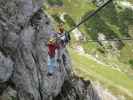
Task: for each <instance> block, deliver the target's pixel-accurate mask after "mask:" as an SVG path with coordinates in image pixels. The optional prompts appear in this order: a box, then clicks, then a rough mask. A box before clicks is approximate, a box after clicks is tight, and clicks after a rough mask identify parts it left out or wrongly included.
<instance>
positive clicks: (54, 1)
mask: <svg viewBox="0 0 133 100" xmlns="http://www.w3.org/2000/svg"><path fill="white" fill-rule="evenodd" d="M48 4H50V5H51V6H52V5H59V6H61V5H63V0H48Z"/></svg>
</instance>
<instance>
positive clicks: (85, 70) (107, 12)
mask: <svg viewBox="0 0 133 100" xmlns="http://www.w3.org/2000/svg"><path fill="white" fill-rule="evenodd" d="M55 1H58V0H55ZM120 1H122V0H120ZM129 1H130V2H132V3H133V1H132V0H129ZM62 2H63V6H58V7H57V6H56V7H55V6H53V7H52V6H48V5H46V6H45V8H46V10H47V12H48V13H49V14H51V16H52V17H53V19H54V20H55V22H57V23H59V22H62V20H61V19H60V16H61V15H62V14H64V13H65V15H64V19H65V22H64V23H65V28H66V30H69V29H70V28H72V27H73V26H75V25H76V24H77V23H78V22H80V21H81V20H82V19H83V18H85V17H86V16H87V15H88V14H89V13H91V12H93V11H95V10H96V5H95V4H94V3H92V2H88V0H62ZM132 26H133V11H132V10H131V9H129V8H123V7H121V6H118V5H116V4H115V3H110V4H108V5H107V6H106V7H105V8H104V9H102V10H101V11H100V12H99V13H97V14H96V16H94V17H92V18H91V19H89V20H88V21H87V22H86V23H85V24H83V25H81V26H80V27H79V30H80V31H81V32H82V33H84V34H83V35H84V36H85V37H86V39H87V40H88V39H97V36H98V33H103V34H104V35H105V36H106V37H107V39H110V38H127V37H129V38H131V37H133V33H132V32H133V29H132ZM71 36H72V40H71V44H72V46H75V42H77V41H76V40H75V38H74V34H71ZM119 43H120V46H121V47H120V48H118V50H116V51H115V50H114V49H113V47H112V46H110V49H109V48H108V49H109V50H106V49H105V48H104V47H102V46H101V45H100V44H99V43H98V42H83V43H81V46H83V48H84V50H85V52H86V53H88V54H91V55H93V54H94V55H95V54H97V56H98V58H99V59H98V60H99V61H102V62H104V63H105V65H102V64H99V63H97V62H95V61H94V59H90V58H88V57H86V56H85V55H78V54H77V53H76V52H75V51H74V50H72V49H69V52H70V55H71V57H72V60H73V61H72V63H73V66H74V69H75V71H76V73H77V75H81V76H83V77H84V78H85V79H91V80H93V81H98V82H100V83H101V84H102V85H103V86H105V88H108V89H109V90H110V91H112V93H113V94H115V95H124V96H125V97H126V100H132V99H133V85H132V84H133V54H132V53H133V43H132V41H120V42H119ZM107 65H108V66H107Z"/></svg>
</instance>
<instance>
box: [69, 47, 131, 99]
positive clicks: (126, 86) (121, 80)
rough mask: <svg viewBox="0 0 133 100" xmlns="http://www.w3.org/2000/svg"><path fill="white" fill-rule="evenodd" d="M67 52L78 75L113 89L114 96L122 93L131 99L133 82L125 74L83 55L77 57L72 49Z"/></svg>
mask: <svg viewBox="0 0 133 100" xmlns="http://www.w3.org/2000/svg"><path fill="white" fill-rule="evenodd" d="M69 52H70V55H71V57H72V63H73V66H74V69H75V70H76V72H77V74H78V75H81V76H83V77H84V78H87V77H88V78H87V79H90V78H91V79H93V80H96V81H100V82H101V83H103V84H104V86H106V87H107V88H109V89H110V90H112V89H113V88H115V89H114V91H112V92H113V93H116V95H120V94H121V93H123V95H126V97H129V98H133V95H132V93H133V85H132V84H133V80H131V79H130V78H129V77H128V76H127V75H126V74H124V73H123V72H119V71H117V70H114V69H112V68H111V67H108V66H105V65H102V64H98V63H97V62H95V61H93V60H92V59H90V58H89V57H87V56H85V55H78V54H77V53H76V52H75V51H73V50H72V49H69ZM116 91H117V92H116ZM126 100H127V99H126ZM129 100H131V99H129Z"/></svg>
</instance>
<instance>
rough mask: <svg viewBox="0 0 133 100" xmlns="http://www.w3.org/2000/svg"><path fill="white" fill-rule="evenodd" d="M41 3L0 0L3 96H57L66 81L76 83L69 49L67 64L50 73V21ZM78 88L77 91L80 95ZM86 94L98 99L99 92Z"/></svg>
mask: <svg viewBox="0 0 133 100" xmlns="http://www.w3.org/2000/svg"><path fill="white" fill-rule="evenodd" d="M42 5H43V1H42V0H0V95H1V96H0V100H14V99H16V100H57V99H56V97H58V96H59V95H60V94H62V93H64V92H63V87H65V85H64V84H66V82H69V83H70V84H73V81H71V80H69V78H68V76H69V77H71V74H70V73H71V69H70V61H69V57H68V56H67V52H66V56H67V59H68V60H67V63H68V64H67V66H65V67H64V66H63V65H61V66H60V68H57V69H56V71H55V73H54V75H53V76H51V77H48V76H47V47H46V46H45V43H46V42H47V38H48V35H47V33H48V31H49V30H50V29H51V22H50V20H49V18H48V17H47V15H46V14H45V13H44V12H43V10H42V9H41V8H42ZM59 69H61V70H59ZM75 80H76V79H75ZM74 83H75V82H74ZM75 84H78V81H76V83H75ZM75 86H76V85H75ZM78 86H79V87H80V85H78ZM74 88H75V89H76V87H74ZM74 88H72V87H70V90H71V89H74ZM79 90H80V89H79ZM86 90H88V91H89V89H86ZM76 91H77V90H74V92H73V93H74V95H78V96H80V95H81V94H78V93H76ZM90 92H91V93H93V94H96V92H94V91H91V89H90ZM68 94H70V92H69V93H68ZM87 95H89V96H90V97H91V99H85V100H99V99H97V98H96V97H98V95H97V96H95V95H92V96H91V95H90V94H85V96H87ZM94 96H95V97H94ZM5 97H6V98H5ZM54 98H55V99H54ZM66 98H68V96H66ZM60 100H66V99H60ZM67 100H80V99H76V98H74V99H71V98H68V99H67Z"/></svg>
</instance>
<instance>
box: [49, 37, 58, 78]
mask: <svg viewBox="0 0 133 100" xmlns="http://www.w3.org/2000/svg"><path fill="white" fill-rule="evenodd" d="M47 46H48V76H51V75H52V74H53V72H54V70H55V68H56V67H57V59H56V54H57V53H58V52H56V50H58V49H59V45H58V43H57V41H56V38H54V37H50V38H49V40H48V43H47Z"/></svg>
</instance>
